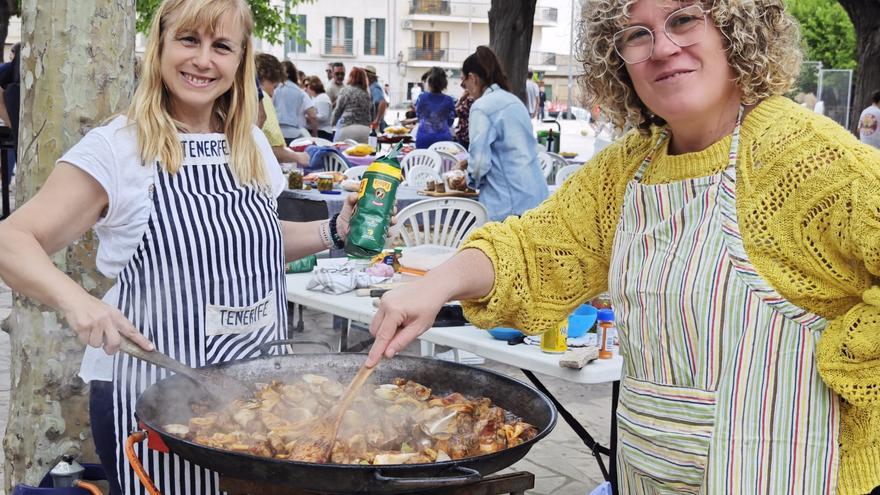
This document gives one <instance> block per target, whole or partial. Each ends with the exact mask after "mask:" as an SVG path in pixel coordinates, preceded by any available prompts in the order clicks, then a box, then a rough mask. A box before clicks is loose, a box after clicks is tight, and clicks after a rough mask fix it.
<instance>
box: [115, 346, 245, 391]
mask: <svg viewBox="0 0 880 495" xmlns="http://www.w3.org/2000/svg"><path fill="white" fill-rule="evenodd" d="M119 336H120V337H122V344H120V346H119V350H121V351H122V352H124V353H126V354H128V355H130V356H134V357H136V358H138V359H140V360H142V361H146V362H148V363H150V364H155V365H156V366H159V367H160V368H165V369H166V370H168V371H173V372H175V373H177V374H180V375H183V376H185V377H186V378H189V379H190V380H191V381H192V382H193V383H195V384H196V385H197V386H198V387H200V388H202V389H203V390H205V392H207V393H208V394H209V395H211V396H212V397H213V398H214V399H215V400H216V401H218V402H220V403H224V402H228V401H230V400H232V399H237V398H243V397H246V396H247V395H249V393H250V390H249V387H248V386H247V385H245V384H244V383H242V382H240V381H239V380H238V379H236V378H233V377H231V376H229V375H227V374H226V373H223V372H220V371H217V370H202V369H197V368H191V367H189V366H187V365H185V364H183V363H181V362H180V361H177V360H176V359H172V358H170V357H168V356H166V355H165V354H162V353H161V352H159V351H146V350H144V349H143V348H142V347H141V346H139V345H137V344H135V343H134V342H132V341H131V340H130V339H129V338H128V337H126V336H125V335H122V334H121V333H120V334H119Z"/></svg>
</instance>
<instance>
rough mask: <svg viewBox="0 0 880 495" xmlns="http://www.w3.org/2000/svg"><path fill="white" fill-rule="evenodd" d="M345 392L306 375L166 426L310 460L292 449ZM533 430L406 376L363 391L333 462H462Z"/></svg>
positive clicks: (482, 402) (246, 449) (216, 443)
mask: <svg viewBox="0 0 880 495" xmlns="http://www.w3.org/2000/svg"><path fill="white" fill-rule="evenodd" d="M344 390H345V387H344V386H343V385H342V384H341V383H339V382H337V381H335V380H331V379H328V378H326V377H322V376H318V375H311V374H306V375H303V376H302V377H301V378H299V379H298V380H296V381H293V382H292V383H284V382H281V381H273V382H272V383H269V384H258V385H257V387H256V391H255V392H254V393H253V395H252V396H251V397H247V398H241V399H237V400H234V401H233V402H232V403H230V404H229V405H227V406H225V407H224V408H223V409H222V410H219V411H212V410H210V409H209V408H208V407H207V406H204V405H196V406H193V411H194V412H195V415H194V416H193V417H192V418H191V419H190V420H189V424H187V425H182V424H169V425H165V426H164V428H165V430H166V431H167V432H168V433H169V434H172V435H175V436H178V437H182V438H184V439H186V440H190V441H193V442H195V443H198V444H201V445H205V446H208V447H213V448H219V449H226V450H231V451H235V452H243V453H248V454H253V455H260V456H265V457H273V458H276V459H299V460H305V461H306V462H311V460H310V459H311V458H310V457H309V453H308V452H303V451H301V450H297V442H298V441H300V440H302V439H304V438H305V437H307V433H308V432H309V431H310V428H311V427H312V425H314V424H316V422H317V420H318V419H319V418H321V417H322V415H324V414H326V413H327V412H328V410H329V409H330V408H331V407H332V406H333V405H334V404H335V403H336V401H337V400H339V398H340V397H341V396H342V394H343V392H344ZM537 433H538V431H537V428H535V427H534V426H532V425H530V424H528V423H526V422H524V421H522V420H521V419H520V418H518V417H516V416H514V415H513V414H511V413H510V412H509V411H506V410H504V409H502V408H500V407H498V406H496V405H494V404H493V403H492V401H491V400H490V399H488V398H485V397H476V398H471V397H466V396H464V395H462V394H460V393H451V394H447V395H445V396H442V397H441V396H437V395H433V394H432V393H431V389H430V388H428V387H426V386H424V385H422V384H419V383H416V382H413V381H409V380H406V379H403V378H396V379H394V380H393V382H392V383H387V384H382V385H378V386H372V387H371V386H369V385H368V386H365V387H364V389H363V390H362V391H361V394H360V395H359V396H358V397H357V398H356V399H355V401H354V403H353V405H352V407H351V409H350V410H348V411H347V412H346V413H345V415H344V418H343V421H342V425H341V427H340V429H339V434H338V436H337V438H336V442H335V444H334V445H333V453H332V455H331V458H330V462H332V463H335V464H374V465H378V464H419V463H431V462H440V461H445V460H450V459H461V458H464V457H472V456H477V455H482V454H489V453H492V452H497V451H499V450H503V449H506V448H510V447H514V446H516V445H519V444H521V443H523V442H525V441H528V440H530V439H532V438H534V437H535V436H536V435H537Z"/></svg>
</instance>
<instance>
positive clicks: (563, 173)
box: [553, 165, 581, 186]
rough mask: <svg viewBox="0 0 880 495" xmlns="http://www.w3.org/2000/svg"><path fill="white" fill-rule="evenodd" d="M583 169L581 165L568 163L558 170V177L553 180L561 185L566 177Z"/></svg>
mask: <svg viewBox="0 0 880 495" xmlns="http://www.w3.org/2000/svg"><path fill="white" fill-rule="evenodd" d="M580 169H581V165H566V166H564V167H562V168H560V169H559V170H557V171H556V179H555V180H554V181H553V183H554V184H556V185H557V186H561V185H562V183H563V182H565V179H568V178H569V177H571V175H572V174H573V173H575V172H577V171H578V170H580Z"/></svg>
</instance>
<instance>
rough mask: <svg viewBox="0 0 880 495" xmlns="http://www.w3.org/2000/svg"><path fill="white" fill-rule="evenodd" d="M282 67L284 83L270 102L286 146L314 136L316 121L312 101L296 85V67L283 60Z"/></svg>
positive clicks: (297, 75)
mask: <svg viewBox="0 0 880 495" xmlns="http://www.w3.org/2000/svg"><path fill="white" fill-rule="evenodd" d="M282 67H283V72H282V77H283V78H284V81H283V82H282V83H281V85H279V86H278V88H277V89H276V90H275V96H273V98H272V102H273V103H274V104H275V112H276V113H277V114H278V123H279V124H281V133H282V134H284V140H285V141H286V142H287V144H290V143H291V141H293V140H294V139H299V138H301V137H309V136H314V135H315V134H316V130H317V128H316V125H317V119H316V118H315V106H314V105H313V104H312V99H311V98H309V95H307V94H306V92H305V91H303V90H302V89H301V88H300V87H299V84H298V83H297V79H298V77H299V74H298V71H297V70H296V66H295V65H293V63H291V62H290V61H289V60H285V61H284V62H283V63H282Z"/></svg>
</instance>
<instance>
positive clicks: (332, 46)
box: [321, 38, 357, 57]
mask: <svg viewBox="0 0 880 495" xmlns="http://www.w3.org/2000/svg"><path fill="white" fill-rule="evenodd" d="M355 45H357V40H355V39H354V38H324V45H323V46H322V47H321V48H322V50H321V55H333V56H337V57H354V55H355V53H354V47H355Z"/></svg>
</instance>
